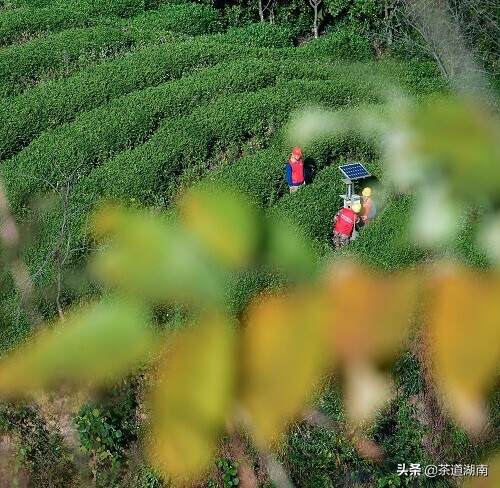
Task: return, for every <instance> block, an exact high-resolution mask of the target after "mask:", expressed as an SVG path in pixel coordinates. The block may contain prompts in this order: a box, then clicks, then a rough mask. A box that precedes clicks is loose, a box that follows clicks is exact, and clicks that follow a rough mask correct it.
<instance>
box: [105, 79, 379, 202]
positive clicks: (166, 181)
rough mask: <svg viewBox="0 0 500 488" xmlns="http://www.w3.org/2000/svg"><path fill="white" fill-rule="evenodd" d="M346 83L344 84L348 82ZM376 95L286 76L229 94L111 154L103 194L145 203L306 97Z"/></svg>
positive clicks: (334, 101) (264, 133)
mask: <svg viewBox="0 0 500 488" xmlns="http://www.w3.org/2000/svg"><path fill="white" fill-rule="evenodd" d="M347 85H348V86H347ZM372 96H373V97H376V95H373V94H371V93H366V88H365V85H363V86H360V85H358V86H356V85H355V84H354V82H353V83H348V84H346V83H345V81H344V80H342V79H338V80H336V81H325V82H314V81H304V82H300V81H297V82H287V83H283V84H280V85H278V86H277V87H276V88H274V87H273V88H272V89H264V90H260V91H258V92H255V93H248V94H245V95H231V96H227V97H224V98H223V99H219V100H217V101H216V102H214V103H213V104H210V105H209V106H207V107H201V108H199V109H197V110H194V111H193V112H192V113H191V115H189V116H188V117H185V118H182V119H178V120H176V121H172V122H169V123H167V124H165V125H164V126H162V127H161V128H160V130H158V132H157V133H156V134H155V135H154V136H153V137H152V138H151V139H150V140H149V141H148V142H147V143H146V144H144V145H142V146H140V147H139V148H137V149H135V150H132V151H126V152H124V153H122V154H120V155H119V156H118V157H117V158H115V159H114V160H110V161H109V162H108V163H107V164H106V165H105V166H103V167H102V168H101V169H100V170H101V171H102V176H101V181H102V184H103V185H104V188H107V191H106V192H105V194H107V195H108V196H110V197H115V198H130V197H134V198H137V199H138V200H140V201H143V202H145V203H153V202H157V198H158V197H163V198H166V199H167V200H168V199H169V198H170V197H171V196H173V194H174V193H175V192H176V191H178V189H179V188H178V183H179V177H180V176H181V175H182V173H183V172H184V171H185V170H187V169H188V168H192V167H194V166H197V165H201V167H202V173H201V174H203V173H204V172H206V170H208V169H209V168H210V167H211V164H210V163H211V161H210V158H211V157H212V156H213V155H215V154H216V153H217V151H224V150H225V149H227V148H228V147H230V146H231V144H235V143H237V144H239V143H241V141H242V140H245V139H250V138H252V137H264V139H265V138H266V137H267V139H269V137H270V136H271V135H272V134H273V133H274V132H275V130H276V128H278V127H279V126H282V125H283V124H284V123H285V122H286V120H287V118H288V116H289V114H290V112H291V110H294V109H297V108H300V107H301V106H305V105H306V104H308V103H318V104H321V103H323V104H326V105H329V106H332V107H336V106H341V105H342V104H345V103H347V102H348V101H349V102H350V103H355V102H354V100H359V99H363V98H365V99H371V97H372Z"/></svg>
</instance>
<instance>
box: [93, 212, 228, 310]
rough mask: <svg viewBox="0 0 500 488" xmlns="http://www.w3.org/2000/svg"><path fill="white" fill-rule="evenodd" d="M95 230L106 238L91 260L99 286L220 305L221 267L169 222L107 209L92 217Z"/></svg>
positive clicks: (153, 297) (161, 298) (162, 298)
mask: <svg viewBox="0 0 500 488" xmlns="http://www.w3.org/2000/svg"><path fill="white" fill-rule="evenodd" d="M94 232H95V234H96V235H97V236H98V237H101V238H105V246H104V249H103V251H102V252H101V253H100V254H98V255H97V256H96V257H95V258H94V262H93V270H94V272H95V274H96V275H97V276H98V277H99V278H100V279H101V280H102V281H103V282H104V283H106V284H108V285H111V286H114V287H117V288H118V289H120V290H123V291H125V292H126V293H128V294H130V295H131V296H134V297H143V298H147V299H151V300H155V301H171V300H179V301H187V302H189V303H192V304H193V303H194V304H198V303H207V302H220V300H221V296H222V288H223V284H224V282H223V280H222V273H221V271H220V269H218V268H217V267H216V266H215V265H214V263H213V262H212V261H211V260H210V259H209V258H208V256H207V255H206V254H204V253H203V251H202V250H201V249H200V248H199V246H198V245H197V244H196V243H195V242H194V241H193V239H191V238H190V237H189V236H188V235H186V234H185V232H183V230H182V229H181V228H179V227H177V226H175V225H174V224H172V223H166V222H162V221H160V219H159V218H158V217H157V218H156V219H155V217H154V216H152V215H151V214H150V213H148V212H136V211H127V210H124V209H120V208H115V207H109V208H107V209H104V210H102V211H101V212H99V213H98V214H97V215H96V217H95V219H94Z"/></svg>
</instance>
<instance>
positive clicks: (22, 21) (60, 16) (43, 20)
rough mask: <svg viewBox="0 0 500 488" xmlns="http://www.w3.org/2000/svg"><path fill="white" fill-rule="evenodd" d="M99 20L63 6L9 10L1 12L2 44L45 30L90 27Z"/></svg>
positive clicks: (0, 31) (0, 36) (0, 43)
mask: <svg viewBox="0 0 500 488" xmlns="http://www.w3.org/2000/svg"><path fill="white" fill-rule="evenodd" d="M97 22H98V20H97V19H95V18H89V17H88V16H87V15H86V14H85V12H74V11H71V10H69V9H67V8H63V7H45V8H40V9H33V8H21V9H15V10H7V11H5V12H0V46H2V45H6V44H10V43H12V42H15V41H19V40H22V39H26V38H30V37H33V36H35V35H37V34H41V33H43V32H48V31H52V32H57V31H61V30H64V29H68V28H70V27H88V26H91V25H95V24H96V23H97Z"/></svg>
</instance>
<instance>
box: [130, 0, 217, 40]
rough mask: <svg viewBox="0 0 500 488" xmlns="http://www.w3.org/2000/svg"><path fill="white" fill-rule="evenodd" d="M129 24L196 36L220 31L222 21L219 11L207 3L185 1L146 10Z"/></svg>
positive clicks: (134, 26)
mask: <svg viewBox="0 0 500 488" xmlns="http://www.w3.org/2000/svg"><path fill="white" fill-rule="evenodd" d="M130 26H131V27H132V28H141V27H146V26H147V27H148V28H149V29H155V30H166V31H174V32H182V33H184V34H188V35H191V36H197V35H200V34H210V33H214V32H218V31H220V30H221V29H222V21H221V17H220V15H219V12H218V11H217V10H216V9H214V8H212V7H209V6H208V5H199V4H196V3H185V4H179V5H167V6H165V7H163V8H160V9H159V10H154V11H148V12H146V13H144V14H142V15H139V16H137V17H135V18H134V19H132V20H131V22H130Z"/></svg>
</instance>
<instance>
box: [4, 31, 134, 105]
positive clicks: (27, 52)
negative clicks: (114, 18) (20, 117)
mask: <svg viewBox="0 0 500 488" xmlns="http://www.w3.org/2000/svg"><path fill="white" fill-rule="evenodd" d="M133 42H134V39H133V38H132V36H131V35H130V34H128V33H127V32H126V31H123V30H121V29H117V28H111V27H92V28H88V29H68V30H66V31H63V32H61V33H58V34H54V35H50V36H48V37H45V38H40V39H35V40H33V41H31V42H27V43H25V44H21V45H13V46H11V47H8V48H5V49H3V50H2V51H1V52H0V95H2V96H8V95H15V94H17V93H19V92H22V91H24V90H25V89H26V88H27V87H29V86H31V85H34V84H36V83H37V82H39V81H40V80H41V79H48V78H52V77H54V78H56V77H58V75H60V74H64V75H66V74H69V73H71V72H72V71H74V70H75V69H76V68H78V67H81V66H84V65H85V64H87V63H91V62H93V61H97V60H98V59H102V58H105V57H108V56H112V55H115V54H117V53H118V52H119V51H121V50H125V49H126V48H129V47H130V46H131V45H132V44H133Z"/></svg>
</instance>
